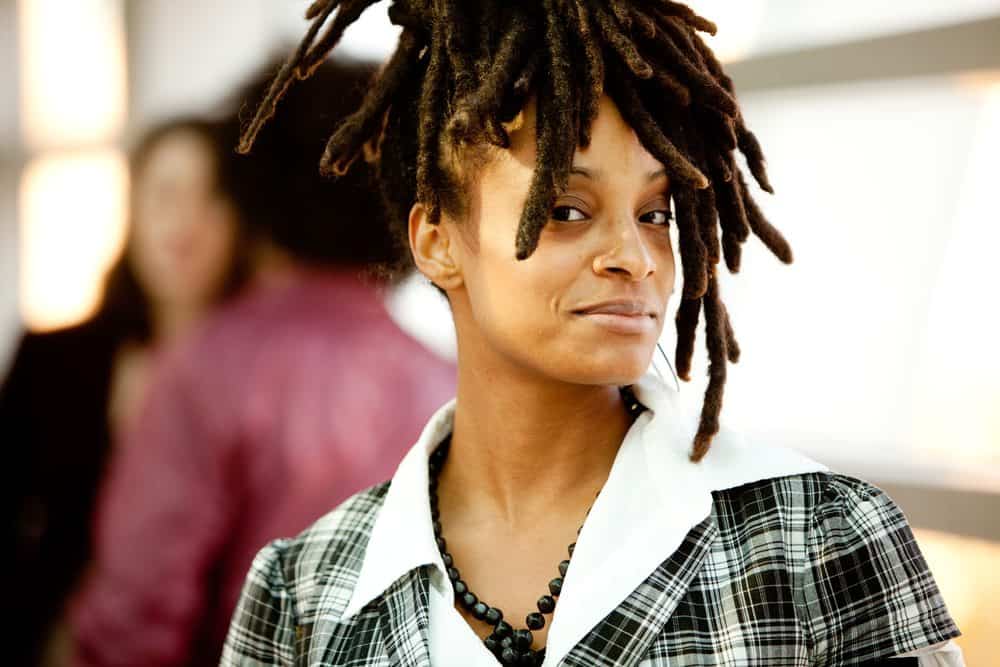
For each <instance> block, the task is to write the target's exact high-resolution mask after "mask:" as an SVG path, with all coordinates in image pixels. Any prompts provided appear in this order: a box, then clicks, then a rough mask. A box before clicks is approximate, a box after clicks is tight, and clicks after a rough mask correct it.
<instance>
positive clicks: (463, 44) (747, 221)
mask: <svg viewBox="0 0 1000 667" xmlns="http://www.w3.org/2000/svg"><path fill="white" fill-rule="evenodd" d="M376 1H377V0H316V1H315V2H314V3H313V4H312V6H311V7H309V9H308V11H307V13H306V17H307V18H309V19H312V21H313V22H312V25H311V26H310V28H309V31H308V33H307V34H306V36H305V39H304V40H303V41H302V43H301V44H300V45H299V47H298V48H297V49H296V50H295V52H294V53H293V54H292V55H291V57H290V58H289V59H288V61H287V62H286V63H285V64H284V66H283V67H282V68H281V70H280V71H279V72H278V74H277V76H276V78H275V79H274V81H273V83H272V84H271V88H270V90H269V91H268V93H267V95H266V96H265V98H264V100H263V101H262V102H261V104H260V107H259V109H258V111H257V114H256V117H255V118H254V119H253V121H252V122H251V123H250V124H249V126H248V127H247V128H246V130H245V131H244V134H243V137H242V139H241V143H240V150H242V151H248V150H249V149H250V147H251V145H252V144H253V141H254V137H255V136H256V135H257V133H258V132H259V131H260V129H261V127H262V126H263V125H264V123H266V122H267V120H268V118H270V117H271V116H272V115H273V114H274V111H275V107H276V104H277V102H278V100H279V99H280V98H281V97H282V95H284V93H285V91H287V90H288V88H289V86H290V85H291V84H292V83H293V82H294V80H296V79H304V78H306V77H308V76H309V75H310V73H311V72H312V70H313V69H315V68H316V67H317V66H318V64H319V63H321V62H322V61H323V59H324V58H325V57H326V55H327V54H328V53H329V52H330V50H331V49H333V48H334V46H336V44H337V42H338V41H339V39H340V37H341V35H342V34H343V32H344V29H345V28H346V27H347V26H348V25H349V24H350V23H352V22H354V21H355V20H357V18H358V17H359V16H360V15H361V13H362V12H363V11H364V10H365V9H366V8H367V7H368V6H369V5H372V4H374V3H375V2H376ZM331 17H332V18H331ZM389 18H390V20H391V21H392V22H393V23H394V24H396V25H399V26H401V27H402V34H401V36H400V39H399V43H398V45H397V47H396V51H395V53H394V54H393V55H392V56H391V57H390V59H389V60H388V62H387V63H386V65H385V66H384V67H383V68H382V70H381V72H380V73H379V74H378V75H377V76H376V79H375V81H374V82H373V84H372V86H371V89H370V91H369V92H368V95H367V98H366V99H365V101H364V103H363V104H362V105H361V108H360V109H358V111H357V112H355V113H354V114H353V115H352V116H351V117H349V118H348V119H347V120H346V121H345V122H344V123H342V124H341V126H340V127H339V128H338V129H337V131H336V132H334V134H333V136H332V137H330V140H329V142H328V144H327V146H326V150H325V152H324V153H323V158H322V161H321V165H320V168H321V170H323V171H324V172H327V173H333V174H342V173H344V172H345V171H346V170H347V169H348V168H349V167H350V165H351V164H352V163H353V162H354V161H355V160H356V159H357V158H358V157H359V156H361V155H364V156H366V157H367V158H369V159H371V160H372V161H374V162H376V165H377V169H378V173H379V180H380V183H381V186H382V189H383V195H384V197H385V199H386V202H387V204H388V206H389V208H390V213H391V214H392V218H393V220H394V222H393V224H394V225H396V226H400V225H401V226H403V227H405V225H406V219H407V215H408V212H409V209H410V207H411V206H412V204H413V202H414V201H420V202H422V203H423V204H424V205H425V206H427V208H428V211H429V215H430V220H431V222H437V221H439V220H440V215H441V212H442V210H444V211H445V212H449V213H451V212H453V211H454V209H455V207H456V206H459V205H460V204H461V199H462V198H461V191H462V188H461V187H460V185H458V184H456V178H455V174H454V173H453V172H454V170H453V169H451V168H449V165H450V164H452V161H451V160H449V156H450V155H452V154H453V153H451V152H450V151H455V150H457V149H461V148H474V147H477V146H496V147H500V148H506V147H508V146H509V141H510V138H509V136H508V134H507V129H506V128H505V125H506V124H507V123H509V122H510V121H512V120H513V119H515V118H516V117H517V115H518V113H519V112H520V110H521V109H522V107H523V106H524V104H525V103H526V101H527V99H528V97H529V96H531V95H533V96H534V98H535V100H536V104H537V109H538V110H537V123H536V149H537V151H536V154H537V157H536V165H535V172H534V175H533V179H532V182H531V186H530V188H529V191H528V198H527V201H526V203H525V206H524V210H523V211H522V214H521V219H520V223H519V226H518V231H517V240H516V244H517V245H516V248H515V251H516V256H517V258H518V259H519V260H523V259H527V258H528V257H530V256H531V254H532V252H533V251H534V250H535V247H536V246H537V245H538V240H539V236H540V234H541V231H542V228H543V227H544V226H545V224H546V223H547V222H548V219H549V215H550V208H551V205H552V202H553V199H554V197H555V195H556V194H557V192H558V191H559V190H560V189H562V188H565V187H566V185H567V182H568V178H569V171H570V168H571V166H572V161H573V155H574V152H575V150H576V148H577V146H580V147H584V148H585V147H587V146H588V145H589V143H590V133H591V125H592V123H593V121H594V118H595V117H596V115H597V109H598V103H599V99H600V97H601V95H602V94H604V93H607V94H608V95H609V96H610V97H611V99H612V100H613V101H614V103H615V105H616V106H617V107H618V109H619V111H620V112H621V114H622V116H623V117H624V118H625V120H626V122H628V124H629V125H630V126H631V127H632V128H633V129H634V130H635V132H636V134H637V136H638V137H639V140H640V141H641V142H642V144H643V145H644V146H645V148H646V149H647V150H648V151H649V152H650V153H651V154H652V155H653V156H654V157H655V158H656V159H657V160H659V161H660V162H662V163H663V165H664V166H665V167H666V169H667V172H668V174H669V175H670V179H671V184H672V195H673V198H674V203H675V208H676V217H677V226H678V235H679V241H680V256H681V265H682V273H683V279H684V285H683V292H682V295H681V303H680V306H679V309H678V312H677V316H676V326H677V334H678V340H677V348H676V353H675V357H676V359H675V360H676V366H677V372H678V374H679V375H680V376H681V377H682V378H683V379H684V380H690V370H691V358H692V355H693V352H694V339H695V332H696V330H697V326H698V322H699V318H700V316H701V314H702V312H704V317H705V333H706V347H707V351H708V358H709V369H708V374H709V383H708V388H707V390H706V392H705V400H704V403H703V406H702V411H701V418H700V422H699V427H698V431H697V434H696V435H695V440H694V446H693V449H692V453H691V459H692V460H694V461H698V460H700V459H701V458H702V457H703V456H704V455H705V454H706V453H707V451H708V449H709V446H710V444H711V441H712V437H713V436H714V435H715V434H716V433H717V432H718V430H719V414H720V412H721V409H722V395H723V387H724V385H725V381H726V363H727V361H730V362H734V363H735V362H736V361H737V360H738V359H739V354H740V351H739V346H738V344H737V341H736V337H735V335H734V333H733V327H732V323H731V322H730V320H729V314H728V312H727V310H726V308H725V306H724V304H723V303H722V300H721V297H720V294H719V281H718V276H717V271H716V268H717V265H718V263H719V262H720V260H725V263H726V266H727V268H728V269H729V271H730V272H731V273H736V272H738V271H739V268H740V258H741V250H742V244H743V243H744V242H745V241H746V240H747V238H748V237H749V235H750V233H751V232H752V233H753V234H754V235H756V236H757V237H758V238H760V239H761V241H762V242H763V243H764V244H765V246H766V247H767V248H768V249H769V250H770V251H771V252H772V253H774V255H776V256H777V257H778V258H779V259H780V260H781V261H783V262H785V263H790V262H791V261H792V252H791V249H790V248H789V246H788V243H787V242H786V241H785V239H784V238H783V237H782V235H781V233H780V232H779V231H778V230H777V229H775V228H774V227H773V226H771V224H770V223H768V221H767V220H766V219H765V218H764V216H763V214H762V213H761V211H760V209H759V208H758V206H757V205H756V203H755V202H754V201H753V198H752V197H751V195H750V190H749V188H748V186H747V183H746V181H745V179H744V176H743V174H742V172H741V171H740V168H739V166H738V165H737V162H736V156H735V152H736V151H737V150H739V152H740V153H742V154H743V155H744V157H745V158H746V162H747V166H748V167H749V171H750V173H751V174H752V175H753V177H754V180H755V181H756V182H757V184H758V185H759V186H760V187H761V188H762V189H763V190H765V191H766V192H772V193H773V189H772V188H771V185H770V183H769V181H768V178H767V173H766V170H765V167H764V156H763V153H762V152H761V149H760V145H759V144H758V142H757V139H756V138H755V137H754V135H753V133H752V132H750V130H748V129H747V127H746V124H745V123H744V120H743V117H742V114H741V112H740V109H739V106H738V104H737V102H736V97H735V92H734V88H733V82H732V80H731V79H730V78H729V77H728V76H726V74H725V73H724V72H723V71H722V67H721V66H720V64H719V62H718V60H716V58H715V56H714V55H713V53H712V52H711V50H710V49H709V48H708V47H707V46H706V45H705V43H704V42H703V41H702V39H701V37H700V36H699V35H698V32H699V31H700V32H706V33H710V34H715V30H716V27H715V24H713V23H712V22H711V21H709V20H707V19H705V18H702V17H701V16H698V15H697V14H695V13H694V12H693V11H692V10H691V9H690V8H688V7H687V6H686V5H683V4H681V3H678V2H671V1H670V0H649V1H648V2H643V3H636V2H631V1H630V0H537V1H531V2H529V1H527V0H394V2H393V3H392V5H391V7H390V8H389ZM327 23H329V26H328V27H326V28H325V30H324V26H326V25H327ZM717 225H718V227H717ZM720 230H721V234H720ZM397 231H400V230H397ZM404 233H405V232H404Z"/></svg>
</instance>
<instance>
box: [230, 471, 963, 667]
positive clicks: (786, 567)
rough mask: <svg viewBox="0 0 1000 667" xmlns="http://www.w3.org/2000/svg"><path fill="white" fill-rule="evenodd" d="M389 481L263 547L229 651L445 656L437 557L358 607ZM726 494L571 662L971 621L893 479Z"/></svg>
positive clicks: (812, 651)
mask: <svg viewBox="0 0 1000 667" xmlns="http://www.w3.org/2000/svg"><path fill="white" fill-rule="evenodd" d="M387 488H388V485H386V484H383V485H381V486H377V487H374V488H372V489H370V490H368V491H365V492H362V493H360V494H358V495H357V496H355V497H354V498H352V499H351V500H349V501H348V502H346V503H345V504H344V505H342V506H341V507H340V508H338V509H337V510H335V511H334V512H332V513H331V514H329V515H328V516H326V517H325V518H323V519H322V520H320V521H319V522H318V523H317V524H315V525H314V526H313V527H312V528H311V529H309V530H307V531H306V532H305V533H303V534H302V535H300V536H299V537H297V538H296V539H294V540H282V541H278V542H275V543H273V544H271V545H270V546H268V547H267V548H265V549H264V550H263V551H262V552H261V553H260V555H259V556H258V557H257V559H256V561H255V562H254V565H253V568H252V569H251V571H250V574H249V576H248V579H247V583H246V586H245V588H244V591H243V597H242V600H241V601H240V604H239V607H238V609H237V610H236V614H235V616H234V617H233V622H232V626H231V628H230V632H229V637H228V639H227V642H226V649H225V653H224V655H223V659H222V664H223V665H241V666H250V665H353V666H357V667H361V666H368V665H371V666H379V667H388V666H403V665H406V666H410V665H421V666H427V665H430V661H429V658H428V652H427V642H426V638H427V623H428V586H429V576H428V573H427V570H426V569H425V568H419V569H415V570H413V571H411V572H409V573H408V574H407V575H406V576H404V577H402V578H401V579H399V580H398V581H396V582H395V583H394V584H393V585H392V586H391V587H390V588H389V589H388V590H386V591H385V592H384V593H383V594H382V595H381V596H379V597H378V598H376V599H375V600H374V601H372V602H371V603H370V604H369V605H367V606H366V607H365V608H364V609H363V610H362V611H361V612H360V613H359V614H357V615H355V616H352V617H350V618H348V619H345V618H343V611H344V609H345V608H346V606H347V604H348V602H349V600H350V598H351V593H352V591H353V589H354V585H355V582H356V581H357V579H358V575H359V573H360V570H361V563H362V561H363V558H364V553H365V547H366V545H367V541H368V537H369V535H370V531H371V529H372V526H373V525H374V522H375V518H376V516H377V514H378V510H379V508H380V507H381V503H382V499H383V498H384V496H385V492H386V489H387ZM713 499H714V503H713V509H712V512H711V514H710V515H709V516H708V517H706V518H705V520H704V521H702V522H701V523H699V524H698V525H696V526H695V527H693V528H692V529H691V530H690V531H689V532H688V534H687V536H686V538H685V539H684V541H683V543H682V544H681V546H680V547H679V548H678V549H677V550H676V551H675V552H674V553H673V554H671V555H669V557H668V558H667V559H666V560H665V561H664V562H663V563H662V564H661V565H660V566H659V567H658V568H657V569H656V570H655V571H654V572H653V573H652V574H650V576H649V577H648V578H647V579H646V580H645V581H644V582H643V583H642V584H641V585H640V586H639V587H638V588H637V589H636V590H635V591H633V592H632V594H631V595H629V597H628V598H627V599H625V600H624V601H623V602H622V603H621V604H620V605H619V606H618V608H617V609H616V610H615V611H613V612H612V613H611V614H609V615H608V616H607V617H606V618H605V619H604V620H603V621H601V622H600V623H599V624H598V625H597V626H596V627H594V628H593V630H592V631H591V632H590V633H589V634H588V635H587V636H586V637H584V638H583V639H582V640H581V641H580V642H579V643H578V644H577V645H576V646H575V647H574V648H573V649H572V650H571V651H570V653H569V654H568V655H567V656H566V657H565V658H564V659H563V660H562V661H561V662H560V665H562V666H564V667H595V666H598V665H602V666H603V665H609V666H610V665H615V666H618V665H636V666H641V667H667V666H668V665H669V666H671V667H672V666H674V665H685V666H690V665H704V666H706V667H707V666H710V665H711V666H726V667H736V666H747V667H749V666H755V665H760V666H767V667H782V666H786V665H787V666H789V667H790V666H793V665H794V666H800V665H801V666H805V665H811V666H817V667H818V666H828V665H829V666H832V665H838V666H841V665H843V666H848V665H876V664H883V661H885V660H886V659H888V658H890V657H892V656H894V655H898V654H900V653H905V652H907V651H911V650H914V649H917V648H920V647H924V646H927V645H930V644H934V643H937V642H941V641H944V640H946V639H949V638H952V637H956V636H958V635H959V634H960V633H959V630H958V628H957V627H956V625H955V623H954V621H953V620H952V619H951V617H950V616H949V614H948V611H947V609H946V607H945V604H944V601H943V600H942V599H941V595H940V593H939V592H938V589H937V586H936V585H935V583H934V580H933V578H932V576H931V574H930V571H929V570H928V568H927V564H926V562H925V561H924V559H923V557H922V556H921V554H920V550H919V549H918V547H917V544H916V541H915V540H914V537H913V533H912V532H911V530H910V528H909V526H908V525H907V522H906V519H905V517H904V516H903V514H902V512H901V511H900V509H899V508H898V507H897V506H896V504H895V503H894V502H893V501H892V500H891V499H890V498H889V497H888V496H887V495H886V494H885V493H884V492H882V491H881V490H880V489H878V488H876V487H874V486H872V485H870V484H868V483H866V482H863V481H861V480H857V479H854V478H851V477H847V476H843V475H836V474H832V473H809V474H802V475H792V476H788V477H780V478H775V479H768V480H764V481H760V482H754V483H752V484H747V485H745V486H741V487H737V488H732V489H726V490H723V491H716V492H714V493H713ZM400 548H405V545H400ZM885 664H908V663H907V662H905V661H898V663H897V661H891V662H889V663H885Z"/></svg>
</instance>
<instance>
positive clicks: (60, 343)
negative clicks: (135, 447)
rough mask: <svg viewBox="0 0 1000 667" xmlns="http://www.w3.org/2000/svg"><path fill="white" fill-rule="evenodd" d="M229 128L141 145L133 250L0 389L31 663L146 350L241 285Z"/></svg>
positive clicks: (174, 132) (80, 547)
mask: <svg viewBox="0 0 1000 667" xmlns="http://www.w3.org/2000/svg"><path fill="white" fill-rule="evenodd" d="M230 133H231V131H226V130H224V129H223V128H222V127H219V126H216V125H214V124H210V123H207V122H203V121H200V120H194V119H184V120H176V121H172V122H169V123H166V124H164V125H161V126H159V127H157V128H155V129H153V130H151V131H150V132H149V133H148V134H147V135H146V136H145V137H144V138H143V139H142V141H141V142H140V143H139V144H138V145H137V147H136V149H135V151H134V153H133V155H132V156H131V165H130V166H131V174H132V188H131V193H130V197H131V210H132V216H131V219H130V223H129V229H128V241H127V244H126V249H125V251H124V252H123V254H122V256H121V257H120V258H119V259H118V261H117V262H116V264H115V265H114V266H113V267H112V268H111V270H110V272H109V274H108V279H107V283H106V287H105V292H104V296H103V299H102V302H101V304H100V306H99V307H98V310H97V312H96V314H95V315H94V316H93V317H91V318H90V319H88V320H87V321H85V322H83V323H81V324H78V325H75V326H72V327H68V328H65V329H61V330H59V331H53V332H47V333H28V334H26V335H25V336H24V337H23V339H22V341H21V343H20V346H19V349H18V351H17V353H16V355H15V359H14V363H13V366H12V368H11V370H10V372H9V374H8V376H7V378H6V380H5V382H4V385H3V388H2V390H0V423H2V424H3V428H4V439H5V442H7V443H9V444H10V445H11V447H9V448H8V450H9V452H10V453H11V454H12V455H13V456H14V457H15V458H16V459H17V461H16V465H15V467H14V469H16V470H18V475H16V476H15V479H14V490H13V495H14V498H13V502H12V503H11V505H9V506H10V507H12V508H13V516H12V524H13V526H12V527H13V530H14V541H15V545H16V562H17V567H16V569H15V571H16V572H17V575H16V577H15V579H14V580H13V585H14V587H15V590H22V587H23V590H24V593H25V594H24V595H23V596H21V595H19V596H17V599H19V600H22V604H26V605H27V611H26V613H24V614H23V615H19V617H18V620H19V621H20V622H24V623H25V626H24V627H23V634H21V633H19V636H21V637H22V639H25V637H27V639H26V641H23V642H19V644H18V646H19V649H18V650H20V649H24V650H26V651H29V652H30V653H31V654H32V655H36V652H37V651H38V650H39V647H40V646H41V645H42V644H43V643H44V637H45V635H46V633H47V631H48V628H49V626H50V624H51V623H52V621H53V620H54V619H55V618H57V617H58V615H59V614H60V611H61V607H62V605H63V602H64V601H65V599H66V597H67V595H68V594H69V592H70V591H71V590H72V588H73V587H74V586H75V584H76V582H77V579H78V577H79V575H80V573H81V571H82V569H83V567H84V565H85V564H86V563H87V562H88V561H89V559H90V542H91V540H90V516H91V512H92V510H93V505H94V498H95V494H96V491H97V487H98V485H99V481H100V478H101V477H102V475H103V471H104V468H105V462H106V460H107V458H108V456H109V454H110V453H111V442H112V441H113V440H114V439H115V435H116V434H118V433H120V432H121V431H122V430H123V429H124V428H125V425H126V424H127V423H128V422H129V421H130V420H131V419H132V417H133V415H134V411H135V409H136V406H137V405H138V404H139V402H140V400H141V396H142V394H143V392H144V388H145V384H146V379H147V378H146V374H147V367H148V365H149V358H150V355H151V354H152V353H153V351H154V350H156V349H158V348H160V347H162V346H164V345H166V344H167V343H169V342H171V341H173V340H174V339H176V338H177V337H178V336H180V335H181V334H183V333H184V332H185V331H187V330H188V329H190V327H191V326H192V325H193V324H194V323H195V322H196V321H197V320H198V319H200V318H201V316H202V315H204V314H205V312H206V311H207V310H208V309H209V308H210V307H212V306H213V304H215V303H216V302H217V301H219V300H220V299H221V298H223V297H224V296H226V295H228V294H230V293H232V292H233V291H235V289H236V288H237V287H238V286H239V284H240V283H241V282H242V277H243V273H244V267H243V262H242V260H241V259H240V258H239V254H240V252H241V250H240V247H241V244H240V242H239V237H240V226H239V224H238V222H237V217H236V215H235V212H234V208H233V206H232V204H231V203H230V199H229V195H228V194H226V192H225V190H226V188H225V187H224V184H223V182H222V177H221V176H220V174H222V171H223V170H222V163H223V161H224V160H226V159H228V157H227V156H228V154H229V153H230V152H231V151H230V150H229V149H228V146H229V145H230V144H229V142H230V141H231V139H229V135H230ZM29 592H30V594H29ZM15 662H18V661H15ZM33 662H34V660H33V659H31V658H27V657H26V658H25V660H24V661H23V663H20V664H33Z"/></svg>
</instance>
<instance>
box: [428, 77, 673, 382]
mask: <svg viewBox="0 0 1000 667" xmlns="http://www.w3.org/2000/svg"><path fill="white" fill-rule="evenodd" d="M511 141H512V145H511V148H510V150H509V151H497V153H498V155H497V156H496V157H495V158H493V159H491V160H490V161H488V163H487V164H486V165H485V166H484V167H483V168H482V170H481V171H480V172H479V174H478V176H479V177H478V179H475V180H476V182H475V183H473V184H472V185H471V186H470V187H471V192H470V195H471V196H470V197H469V204H470V207H469V215H468V219H467V220H464V221H453V220H450V219H448V218H447V217H445V219H444V220H443V222H442V225H443V226H444V227H445V228H444V229H442V230H441V233H442V234H445V235H447V237H448V239H449V253H450V254H451V255H452V256H453V259H454V263H455V267H456V271H457V274H458V277H457V278H455V279H453V280H451V282H448V281H447V280H446V281H445V284H443V285H442V286H444V287H445V288H446V289H447V290H448V294H449V298H450V300H451V304H452V310H453V312H454V315H455V320H456V326H457V329H458V342H459V353H460V355H461V354H463V352H466V351H470V352H472V353H473V354H476V355H478V356H479V360H477V363H482V362H483V361H485V357H484V356H483V355H486V357H489V358H493V359H495V360H498V361H502V363H505V364H513V365H514V366H516V367H517V368H519V369H520V370H523V371H527V372H529V373H535V374H541V375H543V376H545V377H547V378H551V379H555V380H559V381H563V382H571V383H574V384H627V383H630V382H632V381H634V380H636V379H637V378H638V377H640V376H641V375H642V374H643V373H644V372H645V371H646V369H647V368H648V367H649V363H650V360H651V358H652V354H653V350H654V346H655V345H656V342H657V340H658V338H659V335H660V332H661V330H662V328H663V320H664V314H665V312H666V308H667V301H668V298H669V295H670V293H671V292H672V291H673V285H674V258H673V250H672V248H671V240H670V226H671V225H672V222H671V213H670V191H669V190H670V187H669V186H670V183H669V180H668V178H667V176H666V174H665V173H664V170H663V165H662V164H661V163H660V162H658V161H657V160H656V159H655V158H654V157H653V156H652V155H650V154H649V152H647V151H646V149H645V148H643V146H642V144H641V143H640V142H639V140H638V138H637V137H636V135H635V133H634V131H633V130H632V128H631V127H630V126H629V125H628V124H627V123H626V122H625V121H624V120H623V119H622V117H621V115H620V114H619V113H618V110H617V108H616V107H615V105H614V104H613V102H612V101H611V99H610V98H608V97H607V96H605V97H604V98H603V99H602V100H601V106H600V113H599V115H598V117H597V119H596V122H595V123H594V126H593V139H592V142H591V144H590V146H589V147H588V148H586V149H577V151H576V155H575V157H574V161H573V171H572V174H571V175H570V178H569V184H568V187H567V188H566V190H565V191H564V192H562V193H560V194H559V195H558V197H557V198H556V201H555V204H554V207H553V209H552V213H551V219H550V221H549V223H548V224H547V225H546V226H545V228H544V230H543V231H542V235H541V238H540V241H539V244H538V247H537V249H536V250H535V252H534V254H532V255H531V257H529V258H528V259H527V260H524V261H518V260H517V259H516V258H515V254H514V253H515V235H516V232H517V227H518V222H519V220H520V216H521V210H522V208H523V206H524V202H525V200H526V198H527V193H528V188H529V185H530V183H531V179H532V175H533V172H534V165H535V134H534V105H533V104H532V105H529V106H528V107H527V108H526V109H525V112H524V124H523V126H522V127H521V129H518V130H516V131H514V132H513V133H512V134H511ZM418 217H419V216H418ZM411 223H412V219H411ZM431 277H432V279H433V277H434V276H433V275H432V276H431ZM439 284H440V283H439ZM463 348H464V349H463ZM460 358H461V357H460Z"/></svg>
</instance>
